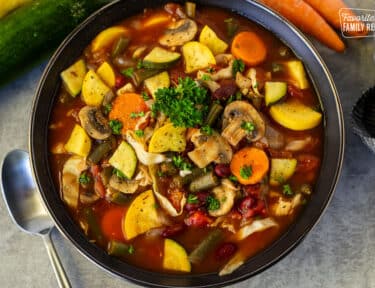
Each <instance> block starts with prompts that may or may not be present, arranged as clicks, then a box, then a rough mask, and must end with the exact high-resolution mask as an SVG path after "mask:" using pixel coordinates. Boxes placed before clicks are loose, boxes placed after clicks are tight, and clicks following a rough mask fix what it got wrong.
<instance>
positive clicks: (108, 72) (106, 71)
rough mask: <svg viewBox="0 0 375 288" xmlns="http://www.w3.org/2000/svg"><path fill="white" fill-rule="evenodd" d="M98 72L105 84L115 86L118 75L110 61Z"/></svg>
mask: <svg viewBox="0 0 375 288" xmlns="http://www.w3.org/2000/svg"><path fill="white" fill-rule="evenodd" d="M96 73H97V74H98V75H99V77H100V78H101V79H102V80H103V81H104V83H105V84H107V85H108V86H109V87H114V86H115V83H116V75H115V71H114V70H113V68H112V67H111V65H109V64H108V62H104V63H103V64H102V65H100V67H99V68H98V70H97V71H96Z"/></svg>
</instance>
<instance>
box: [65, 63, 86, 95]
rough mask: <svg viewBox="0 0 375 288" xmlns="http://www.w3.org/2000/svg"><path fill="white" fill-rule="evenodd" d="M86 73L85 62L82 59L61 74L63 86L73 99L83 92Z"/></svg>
mask: <svg viewBox="0 0 375 288" xmlns="http://www.w3.org/2000/svg"><path fill="white" fill-rule="evenodd" d="M86 71H87V70H86V64H85V61H83V60H82V59H81V60H78V61H77V62H75V63H74V64H73V65H72V66H70V67H69V68H67V69H66V70H64V71H63V72H61V74H60V76H61V79H62V81H63V85H64V87H65V88H66V90H67V91H68V93H69V94H70V95H71V96H72V97H75V96H77V95H78V94H79V92H81V89H82V84H83V79H84V78H85V75H86Z"/></svg>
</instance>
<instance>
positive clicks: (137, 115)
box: [130, 111, 145, 118]
mask: <svg viewBox="0 0 375 288" xmlns="http://www.w3.org/2000/svg"><path fill="white" fill-rule="evenodd" d="M143 116H145V112H143V111H141V112H132V113H130V118H139V117H143Z"/></svg>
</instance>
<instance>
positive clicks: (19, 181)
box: [1, 150, 71, 288]
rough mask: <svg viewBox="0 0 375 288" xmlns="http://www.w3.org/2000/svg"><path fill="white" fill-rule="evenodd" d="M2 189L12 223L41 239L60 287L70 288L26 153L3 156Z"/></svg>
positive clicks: (19, 152) (49, 219)
mask: <svg viewBox="0 0 375 288" xmlns="http://www.w3.org/2000/svg"><path fill="white" fill-rule="evenodd" d="M1 188H2V189H1V190H2V193H3V198H4V200H5V203H6V206H7V208H8V212H9V214H10V216H11V218H12V220H13V222H14V223H15V224H16V225H17V226H18V228H20V229H21V230H22V231H24V232H26V233H30V234H33V235H39V236H41V237H42V238H43V241H44V245H45V246H46V248H47V252H48V256H49V259H50V260H51V263H52V267H53V270H54V272H55V275H56V278H57V282H58V284H59V287H61V288H68V287H71V286H70V283H69V280H68V278H67V276H66V274H65V271H64V268H63V266H62V265H61V262H60V259H59V257H58V255H57V253H56V250H55V247H54V246H53V243H52V241H51V231H52V229H53V228H54V224H53V222H52V220H51V218H50V216H49V215H48V213H47V212H46V211H45V209H44V207H43V205H42V203H41V200H40V198H39V195H38V191H37V188H36V186H35V183H34V180H33V177H32V175H31V168H30V161H29V155H28V153H27V152H25V151H22V150H13V151H11V152H9V153H8V154H7V155H6V157H5V158H4V161H3V164H2V171H1Z"/></svg>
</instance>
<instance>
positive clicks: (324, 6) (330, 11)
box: [304, 0, 368, 36]
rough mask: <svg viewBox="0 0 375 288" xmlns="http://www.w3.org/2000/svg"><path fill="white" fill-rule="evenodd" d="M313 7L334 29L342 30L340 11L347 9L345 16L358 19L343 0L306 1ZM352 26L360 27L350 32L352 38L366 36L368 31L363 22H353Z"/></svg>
mask: <svg viewBox="0 0 375 288" xmlns="http://www.w3.org/2000/svg"><path fill="white" fill-rule="evenodd" d="M304 1H305V2H306V3H308V4H309V5H310V6H311V7H313V8H314V9H315V10H316V11H318V13H319V14H320V15H322V16H323V17H324V18H325V19H326V20H327V21H328V22H329V23H330V24H331V25H333V27H335V28H337V29H340V28H341V23H340V9H345V10H344V11H345V14H346V15H347V16H349V17H356V16H357V15H355V14H354V12H353V11H352V10H351V9H350V8H349V7H348V6H347V5H346V4H345V3H344V2H343V1H342V0H329V1H327V0H304ZM351 24H354V25H356V27H358V28H357V29H358V30H357V31H348V32H347V33H348V34H349V35H351V36H366V35H367V34H368V31H367V29H366V26H365V24H364V23H363V22H362V21H357V20H354V21H351Z"/></svg>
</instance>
